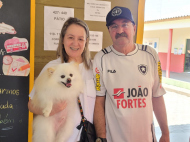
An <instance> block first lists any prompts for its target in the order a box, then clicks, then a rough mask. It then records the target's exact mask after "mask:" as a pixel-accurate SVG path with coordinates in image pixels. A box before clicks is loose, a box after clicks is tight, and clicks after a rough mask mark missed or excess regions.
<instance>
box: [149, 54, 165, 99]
mask: <svg viewBox="0 0 190 142" xmlns="http://www.w3.org/2000/svg"><path fill="white" fill-rule="evenodd" d="M153 55H154V57H155V62H156V63H155V66H154V76H155V77H154V84H153V90H152V92H153V94H152V95H153V97H160V96H162V95H164V94H165V93H166V91H165V90H164V88H163V86H162V69H161V63H160V59H159V56H158V54H157V53H156V51H154V54H153Z"/></svg>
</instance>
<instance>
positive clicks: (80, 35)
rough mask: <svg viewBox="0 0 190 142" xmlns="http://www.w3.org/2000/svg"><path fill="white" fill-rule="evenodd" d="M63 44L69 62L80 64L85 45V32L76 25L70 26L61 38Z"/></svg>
mask: <svg viewBox="0 0 190 142" xmlns="http://www.w3.org/2000/svg"><path fill="white" fill-rule="evenodd" d="M63 44H64V47H65V51H66V53H67V55H68V56H69V61H72V60H74V61H77V62H82V56H81V54H82V52H83V51H84V47H85V44H86V31H85V29H84V28H83V27H82V26H80V25H77V24H71V25H70V26H69V27H68V28H67V30H66V33H65V36H64V38H63Z"/></svg>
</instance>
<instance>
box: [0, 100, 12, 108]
mask: <svg viewBox="0 0 190 142" xmlns="http://www.w3.org/2000/svg"><path fill="white" fill-rule="evenodd" d="M0 109H13V104H9V101H7V103H6V104H0Z"/></svg>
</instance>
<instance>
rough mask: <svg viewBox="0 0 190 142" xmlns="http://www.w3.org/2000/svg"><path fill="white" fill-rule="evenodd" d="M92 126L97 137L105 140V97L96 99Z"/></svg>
mask: <svg viewBox="0 0 190 142" xmlns="http://www.w3.org/2000/svg"><path fill="white" fill-rule="evenodd" d="M94 126H95V129H96V135H97V137H101V138H106V121H105V96H103V97H98V96H97V97H96V102H95V108H94Z"/></svg>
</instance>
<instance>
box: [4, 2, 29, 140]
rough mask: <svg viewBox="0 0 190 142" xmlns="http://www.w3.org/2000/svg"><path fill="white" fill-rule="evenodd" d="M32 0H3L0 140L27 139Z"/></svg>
mask: <svg viewBox="0 0 190 142" xmlns="http://www.w3.org/2000/svg"><path fill="white" fill-rule="evenodd" d="M29 59H30V0H16V1H15V0H0V142H13V141H14V142H27V141H28V106H27V104H28V99H29V98H28V94H29V73H30V60H29Z"/></svg>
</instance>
